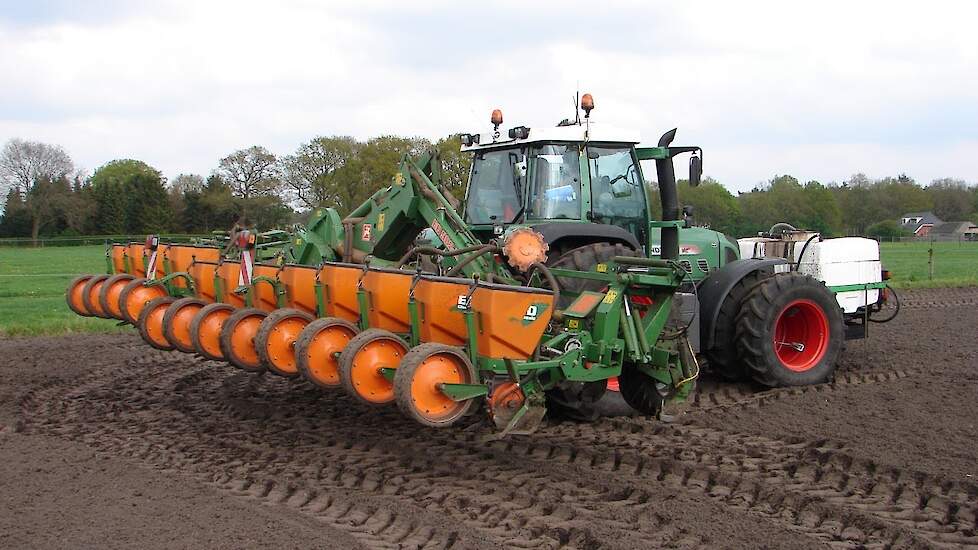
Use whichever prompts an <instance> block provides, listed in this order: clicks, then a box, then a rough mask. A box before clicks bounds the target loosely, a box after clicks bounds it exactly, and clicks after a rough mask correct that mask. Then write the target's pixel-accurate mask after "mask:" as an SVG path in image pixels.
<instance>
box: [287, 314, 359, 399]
mask: <svg viewBox="0 0 978 550" xmlns="http://www.w3.org/2000/svg"><path fill="white" fill-rule="evenodd" d="M357 332H358V331H357V327H356V325H354V324H353V323H351V322H349V321H347V320H345V319H339V318H337V317H326V318H325V319H316V320H315V321H313V322H311V323H309V324H308V325H306V328H304V329H302V332H301V333H300V334H299V337H298V338H297V339H296V341H295V364H296V366H297V367H298V368H299V372H301V373H302V376H304V377H305V379H306V380H308V381H310V382H312V383H313V384H315V385H316V386H319V387H320V388H338V387H339V386H340V364H339V357H340V354H342V353H343V349H344V348H346V345H347V344H349V343H350V340H352V339H353V337H354V336H356V335H357Z"/></svg>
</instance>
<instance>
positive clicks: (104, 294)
mask: <svg viewBox="0 0 978 550" xmlns="http://www.w3.org/2000/svg"><path fill="white" fill-rule="evenodd" d="M135 278H136V277H135V276H133V275H130V274H128V273H116V274H115V275H112V276H111V277H109V278H108V279H106V280H105V283H103V284H102V289H101V290H99V292H98V303H99V305H100V306H102V311H104V312H105V313H106V315H108V316H109V318H110V319H117V320H119V321H122V320H123V319H122V316H121V315H120V316H119V317H116V316H115V315H113V314H112V310H111V309H109V287H111V286H112V285H114V284H115V283H118V282H119V281H131V280H133V279H135ZM115 306H116V307H119V304H115ZM119 310H120V311H121V310H122V308H119Z"/></svg>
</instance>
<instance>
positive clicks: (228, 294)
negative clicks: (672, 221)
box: [217, 262, 245, 308]
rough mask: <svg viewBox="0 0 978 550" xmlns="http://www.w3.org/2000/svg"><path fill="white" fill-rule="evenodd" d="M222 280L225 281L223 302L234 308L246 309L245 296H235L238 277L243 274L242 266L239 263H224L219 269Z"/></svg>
mask: <svg viewBox="0 0 978 550" xmlns="http://www.w3.org/2000/svg"><path fill="white" fill-rule="evenodd" d="M217 272H218V274H219V275H220V276H221V280H223V281H224V296H223V297H222V298H223V299H222V301H223V302H225V303H228V304H231V305H232V306H234V307H236V308H237V307H244V303H245V300H244V296H243V295H241V294H235V293H234V289H236V288H238V276H239V275H240V274H241V264H239V263H237V262H224V263H223V264H221V265H220V267H218V268H217Z"/></svg>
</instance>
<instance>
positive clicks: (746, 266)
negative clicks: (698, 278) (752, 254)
mask: <svg viewBox="0 0 978 550" xmlns="http://www.w3.org/2000/svg"><path fill="white" fill-rule="evenodd" d="M787 263H788V261H787V260H785V259H783V258H764V259H756V258H743V259H740V260H734V261H732V262H730V263H728V264H726V265H724V266H723V267H721V268H720V269H718V270H717V271H714V272H713V273H711V274H710V276H709V277H707V278H706V279H704V280H703V281H702V282H701V283H700V284H699V286H697V287H696V291H697V293H698V294H699V299H700V339H701V340H700V344H701V345H700V349H702V350H708V349H711V348H712V347H713V337H714V334H715V330H716V323H717V317H719V315H720V306H722V305H723V301H724V300H726V298H727V294H729V293H730V290H731V289H732V288H733V287H734V285H736V284H737V282H738V281H740V280H741V279H743V278H744V277H746V276H747V275H749V274H751V273H754V272H755V271H767V272H774V266H777V265H783V264H787Z"/></svg>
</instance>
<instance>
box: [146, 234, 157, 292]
mask: <svg viewBox="0 0 978 550" xmlns="http://www.w3.org/2000/svg"><path fill="white" fill-rule="evenodd" d="M159 246H160V238H159V237H158V236H156V235H147V236H146V248H144V249H143V255H145V254H146V251H147V250H148V251H150V256H149V263H147V264H146V278H147V279H149V280H151V281H152V280H154V279H156V262H157V261H158V260H159V250H157V249H158V248H159Z"/></svg>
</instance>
